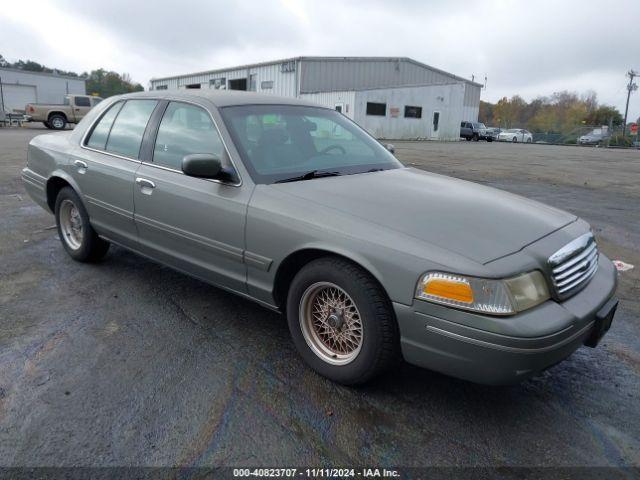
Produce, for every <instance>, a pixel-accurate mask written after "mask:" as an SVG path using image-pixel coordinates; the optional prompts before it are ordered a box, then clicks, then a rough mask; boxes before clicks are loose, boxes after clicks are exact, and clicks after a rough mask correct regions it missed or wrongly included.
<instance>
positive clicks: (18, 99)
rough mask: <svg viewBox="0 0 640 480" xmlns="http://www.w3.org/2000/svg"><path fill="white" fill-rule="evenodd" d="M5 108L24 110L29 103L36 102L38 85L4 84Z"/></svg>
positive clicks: (8, 109) (10, 110)
mask: <svg viewBox="0 0 640 480" xmlns="http://www.w3.org/2000/svg"><path fill="white" fill-rule="evenodd" d="M2 94H3V97H4V109H5V110H6V111H7V112H13V111H14V110H17V111H19V112H24V106H25V105H26V104H27V103H36V98H37V97H36V87H35V86H33V85H17V84H12V83H3V84H2Z"/></svg>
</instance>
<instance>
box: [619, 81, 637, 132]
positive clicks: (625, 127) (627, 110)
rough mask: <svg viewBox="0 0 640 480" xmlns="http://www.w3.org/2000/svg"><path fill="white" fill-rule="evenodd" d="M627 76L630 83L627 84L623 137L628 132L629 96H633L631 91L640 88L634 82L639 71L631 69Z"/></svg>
mask: <svg viewBox="0 0 640 480" xmlns="http://www.w3.org/2000/svg"><path fill="white" fill-rule="evenodd" d="M627 76H628V77H629V84H628V85H627V106H626V107H625V109H624V123H623V124H622V138H624V136H625V134H626V132H627V114H628V113H629V98H630V97H631V92H634V91H636V90H637V89H638V85H636V84H635V83H633V78H634V77H637V76H638V72H636V71H634V70H629V71H628V72H627Z"/></svg>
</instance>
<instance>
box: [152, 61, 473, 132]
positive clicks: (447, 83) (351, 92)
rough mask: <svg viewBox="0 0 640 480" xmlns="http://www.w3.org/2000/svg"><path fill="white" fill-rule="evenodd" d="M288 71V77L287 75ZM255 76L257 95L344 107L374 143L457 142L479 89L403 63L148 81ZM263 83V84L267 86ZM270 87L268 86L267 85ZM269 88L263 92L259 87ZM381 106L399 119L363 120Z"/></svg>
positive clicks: (278, 66)
mask: <svg viewBox="0 0 640 480" xmlns="http://www.w3.org/2000/svg"><path fill="white" fill-rule="evenodd" d="M285 63H286V64H289V66H290V67H293V66H295V68H288V69H283V65H284V64H285ZM291 70H293V71H291ZM251 75H255V80H256V82H255V83H256V90H257V91H259V92H262V93H273V94H274V95H280V96H286V97H296V96H299V97H301V98H305V99H307V100H310V101H312V102H316V103H319V104H320V105H324V106H327V107H330V108H334V107H335V105H336V104H343V105H344V107H343V110H342V111H343V113H344V114H345V115H347V116H348V117H350V118H352V119H353V120H355V121H356V122H358V123H359V124H360V125H362V126H364V127H365V128H367V129H368V130H369V131H370V132H371V133H372V134H373V135H375V136H377V137H379V138H397V139H400V138H407V139H410V138H431V139H436V138H438V139H441V140H457V139H458V138H459V135H460V122H461V121H463V120H470V121H477V119H478V111H479V106H480V91H481V87H480V86H479V85H475V84H472V83H470V82H468V81H466V80H464V79H462V78H460V77H457V76H455V75H452V74H449V73H446V72H442V71H440V70H437V69H434V68H431V67H429V66H426V65H422V64H419V63H416V62H414V61H411V60H408V59H406V58H397V59H389V58H381V59H376V58H345V59H342V58H320V57H319V58H313V57H302V58H301V59H297V60H288V61H285V62H274V63H271V64H269V63H266V64H260V65H255V66H248V67H243V68H236V69H229V70H224V71H217V72H209V73H201V74H197V75H185V76H182V77H179V78H174V79H167V80H152V82H151V84H152V88H156V86H157V85H167V86H168V88H170V89H171V88H184V86H185V85H189V84H193V83H197V84H200V85H201V88H203V89H206V88H210V80H212V79H216V78H224V79H226V81H227V82H228V81H229V80H231V79H235V78H247V82H249V78H250V76H251ZM264 82H267V83H266V84H265V83H264ZM271 82H273V83H271ZM266 85H272V88H269V89H264V88H262V87H263V86H266ZM367 101H380V102H383V103H387V104H388V107H389V108H391V107H394V108H399V109H400V115H399V116H398V117H391V116H390V114H389V112H388V113H387V116H386V117H373V116H367V115H366V114H365V113H366V102H367ZM405 105H413V106H421V107H422V108H423V113H422V118H421V119H414V118H404V106H405ZM434 111H439V112H440V128H439V131H438V132H437V134H436V133H435V132H433V131H432V126H433V112H434Z"/></svg>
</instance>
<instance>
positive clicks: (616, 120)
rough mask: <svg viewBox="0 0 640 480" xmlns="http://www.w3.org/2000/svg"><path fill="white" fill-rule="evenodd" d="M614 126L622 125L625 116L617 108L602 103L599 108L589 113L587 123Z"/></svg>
mask: <svg viewBox="0 0 640 480" xmlns="http://www.w3.org/2000/svg"><path fill="white" fill-rule="evenodd" d="M609 122H611V124H612V125H613V126H614V127H618V126H620V125H622V122H624V118H623V117H622V114H621V113H620V112H619V111H618V109H617V108H615V107H612V106H611V105H600V106H599V107H598V108H596V109H595V110H593V111H592V112H590V113H589V116H588V117H587V123H588V124H589V125H609Z"/></svg>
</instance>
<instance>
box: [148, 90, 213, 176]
mask: <svg viewBox="0 0 640 480" xmlns="http://www.w3.org/2000/svg"><path fill="white" fill-rule="evenodd" d="M192 153H210V154H213V155H216V156H217V157H218V158H223V153H224V146H223V145H222V140H221V139H220V135H219V134H218V131H217V130H216V128H215V126H214V124H213V121H212V120H211V117H210V116H209V114H208V113H207V112H206V111H205V110H204V109H203V108H201V107H197V106H195V105H189V104H186V103H180V102H170V103H169V105H168V106H167V109H166V111H165V112H164V115H163V117H162V121H161V122H160V127H159V128H158V136H157V137H156V144H155V148H154V152H153V163H155V164H157V165H161V166H163V167H168V168H172V169H174V170H179V171H182V159H183V158H184V157H185V156H186V155H190V154H192Z"/></svg>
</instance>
